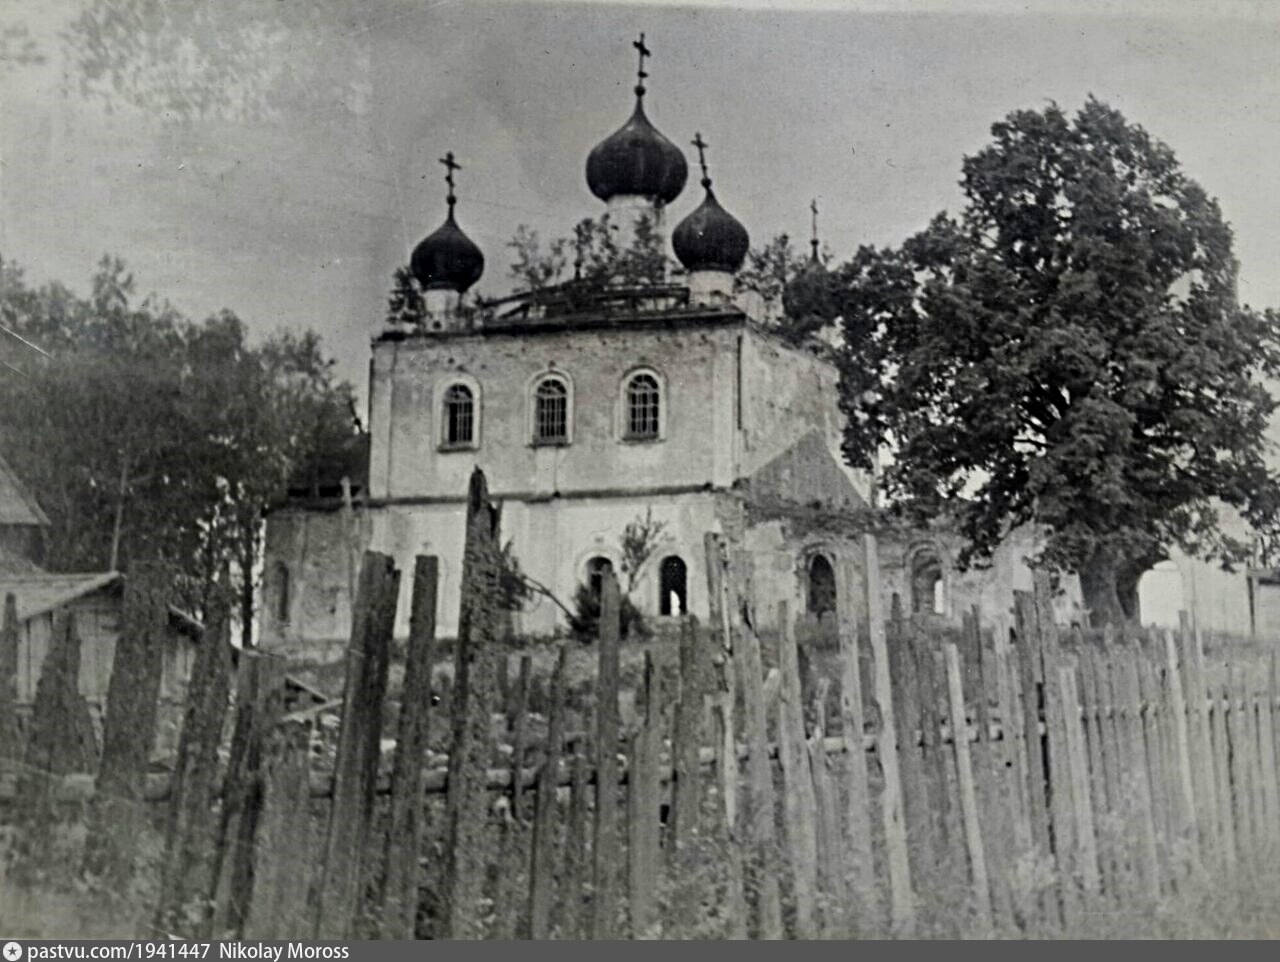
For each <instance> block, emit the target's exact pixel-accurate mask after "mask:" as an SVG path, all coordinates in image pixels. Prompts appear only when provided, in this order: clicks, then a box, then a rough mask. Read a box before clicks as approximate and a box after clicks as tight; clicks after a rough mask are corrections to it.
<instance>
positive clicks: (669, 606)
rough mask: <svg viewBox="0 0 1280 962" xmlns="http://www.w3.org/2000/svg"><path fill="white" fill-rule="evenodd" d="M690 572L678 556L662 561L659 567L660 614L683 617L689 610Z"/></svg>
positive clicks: (670, 556) (671, 556)
mask: <svg viewBox="0 0 1280 962" xmlns="http://www.w3.org/2000/svg"><path fill="white" fill-rule="evenodd" d="M688 602H689V595H688V570H687V569H686V568H685V564H684V560H683V559H681V558H680V557H679V556H678V555H669V556H668V557H666V558H663V559H662V564H661V565H660V566H659V567H658V614H660V615H683V614H684V613H685V612H687V611H688V610H689V603H688Z"/></svg>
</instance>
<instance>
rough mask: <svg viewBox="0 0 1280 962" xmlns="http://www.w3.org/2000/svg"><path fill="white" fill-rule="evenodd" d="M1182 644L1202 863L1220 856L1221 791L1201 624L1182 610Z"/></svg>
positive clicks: (1197, 826) (1205, 863) (1180, 643)
mask: <svg viewBox="0 0 1280 962" xmlns="http://www.w3.org/2000/svg"><path fill="white" fill-rule="evenodd" d="M1178 642H1179V646H1180V648H1181V664H1182V682H1183V688H1184V691H1185V700H1186V711H1187V733H1188V745H1189V752H1190V758H1191V784H1192V790H1193V792H1194V797H1195V812H1196V831H1197V836H1198V838H1199V848H1200V860H1201V864H1202V865H1205V866H1207V865H1208V864H1210V862H1211V860H1217V859H1220V858H1221V851H1220V844H1221V842H1220V840H1219V838H1218V812H1217V808H1218V805H1217V802H1218V794H1217V790H1216V786H1215V785H1214V782H1213V779H1214V775H1213V746H1212V740H1211V735H1210V721H1209V711H1208V696H1207V694H1206V691H1207V686H1206V684H1205V677H1204V646H1203V643H1202V642H1201V639H1200V630H1199V628H1195V629H1192V628H1191V625H1190V619H1189V618H1187V616H1186V613H1185V612H1182V613H1181V630H1180V632H1179V635H1178Z"/></svg>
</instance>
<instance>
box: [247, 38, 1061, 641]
mask: <svg viewBox="0 0 1280 962" xmlns="http://www.w3.org/2000/svg"><path fill="white" fill-rule="evenodd" d="M638 49H639V50H640V52H641V70H640V83H639V84H638V85H637V86H636V89H635V95H636V99H635V107H634V111H633V113H632V115H631V117H630V119H629V120H628V121H627V123H626V124H624V125H623V126H622V127H621V128H620V129H619V130H617V131H615V132H614V133H613V134H612V135H610V136H609V137H608V138H606V139H605V140H604V141H602V142H601V143H600V144H599V145H598V146H597V147H596V148H595V149H594V150H593V151H592V152H591V154H590V156H589V157H588V160H587V165H586V175H587V184H588V187H589V188H590V190H591V192H592V193H593V194H594V195H595V196H596V197H597V198H598V199H599V200H600V201H602V202H603V203H604V205H605V209H606V211H607V214H608V217H607V219H606V220H607V223H608V225H609V228H610V229H611V230H612V231H614V232H615V236H616V240H617V244H618V246H619V247H620V248H625V247H626V246H627V245H628V244H629V243H631V242H632V241H633V240H634V239H635V238H636V237H637V236H638V235H639V233H640V232H641V230H642V227H641V225H642V224H644V225H646V228H647V229H648V230H650V231H654V230H657V231H658V232H659V239H660V240H661V242H662V244H663V246H664V247H665V246H666V245H667V243H668V238H667V237H666V236H665V233H664V232H663V227H664V225H665V223H666V221H667V220H668V218H669V213H670V211H671V207H672V205H673V203H674V202H675V201H676V200H677V198H679V197H680V196H681V194H682V192H683V190H684V188H685V186H686V181H687V178H688V165H687V161H686V159H685V157H684V155H683V153H682V152H681V151H680V149H679V148H677V147H676V146H675V145H674V144H673V143H672V142H671V141H670V140H668V139H667V138H666V137H664V136H663V135H662V134H661V133H660V132H659V131H658V130H657V129H656V128H655V127H654V125H653V124H652V123H651V122H650V120H649V119H648V117H647V115H646V113H645V108H644V94H645V88H644V80H645V78H646V76H647V74H646V73H645V72H644V58H645V56H646V55H647V50H645V49H644V47H643V43H642V42H641V43H640V44H639V45H638ZM694 143H695V146H696V147H697V149H698V153H699V160H700V166H701V171H702V178H701V187H702V198H701V202H700V204H699V205H698V206H697V207H696V208H695V209H694V210H693V211H692V212H691V213H690V214H688V215H687V216H686V217H684V218H683V219H682V220H681V221H680V222H679V223H678V224H677V225H676V226H675V228H674V229H673V230H672V231H671V233H670V238H669V244H670V250H671V251H672V252H674V254H675V257H676V259H677V260H678V261H679V263H680V270H678V271H672V272H671V273H670V274H668V275H667V276H664V277H660V278H652V277H650V278H647V279H646V280H645V282H644V283H630V284H628V283H627V282H625V281H622V280H614V281H613V282H610V283H605V284H597V285H594V286H592V285H583V284H581V283H579V282H568V283H566V284H565V285H562V286H560V287H559V288H555V289H551V290H544V291H538V292H527V293H526V294H523V295H517V296H515V297H512V298H507V299H505V300H504V301H503V302H500V303H499V304H498V305H473V304H469V303H468V302H467V300H466V293H467V291H468V290H469V288H470V287H471V286H472V285H473V284H474V283H475V282H476V280H478V279H479V277H480V276H481V273H482V271H483V268H484V257H483V254H482V252H481V251H480V250H479V249H478V248H477V247H476V246H475V244H474V243H472V241H471V240H470V239H469V238H468V237H467V236H466V234H465V233H464V232H463V230H462V229H461V227H460V226H459V224H458V222H457V220H456V218H455V205H456V198H455V195H454V185H453V175H454V171H455V170H456V169H458V168H457V165H456V164H455V163H454V162H453V158H452V155H448V156H447V157H446V158H445V159H444V160H443V161H442V163H445V164H446V167H447V168H448V174H447V178H446V180H447V183H448V188H449V190H448V196H447V216H446V218H445V222H444V224H443V225H442V226H441V227H440V228H439V229H438V230H437V231H435V232H434V233H432V234H431V235H429V236H428V237H427V238H426V239H425V240H423V241H422V242H421V243H420V244H419V245H418V247H417V248H415V250H414V251H413V253H412V258H411V262H410V263H411V268H412V272H413V275H414V278H415V281H416V284H417V285H418V288H419V289H420V290H421V292H422V300H423V310H422V312H421V315H420V316H419V317H416V318H414V319H413V320H412V321H410V322H388V323H387V324H385V325H384V326H383V327H382V328H381V329H379V330H378V331H377V332H376V334H375V336H374V338H373V347H372V352H373V357H372V364H371V368H370V371H371V373H370V384H369V397H370V411H369V432H370V438H369V450H368V457H367V465H366V468H367V470H366V471H365V472H364V473H363V476H361V477H359V478H351V479H348V480H349V481H350V482H353V483H354V487H349V488H348V489H347V491H346V493H345V496H342V495H340V494H339V491H338V489H337V488H336V487H335V486H333V485H330V487H329V488H328V489H327V490H326V491H319V490H317V489H313V490H311V491H308V492H299V493H298V495H297V496H296V497H293V498H291V499H290V502H289V503H288V504H286V505H285V506H284V507H282V508H280V509H279V510H277V511H275V512H274V513H273V514H272V515H271V516H270V518H269V519H268V524H267V544H266V571H265V578H264V604H263V614H262V622H261V629H260V633H261V641H262V644H263V645H264V646H266V647H269V648H276V649H279V650H283V651H287V652H293V653H298V654H308V655H312V656H318V657H328V656H336V655H337V654H338V653H340V652H341V650H342V648H343V646H344V645H345V644H346V632H347V630H348V626H349V624H350V604H351V595H352V586H353V584H354V581H355V577H354V573H355V566H356V564H357V562H358V557H359V552H360V551H362V550H364V549H365V548H371V549H374V550H379V551H384V552H387V553H389V554H391V555H392V556H394V557H395V558H396V561H397V564H398V565H399V566H400V568H401V570H402V571H409V570H412V566H413V558H414V556H415V555H418V554H433V555H436V556H438V557H439V559H440V577H441V582H440V610H439V616H438V629H439V632H440V633H441V634H442V635H444V636H450V635H452V634H453V633H454V632H455V631H456V628H457V615H458V607H459V597H458V589H459V583H460V579H461V559H462V540H463V528H464V514H465V500H466V491H467V483H468V478H469V476H470V474H471V472H472V470H473V469H474V468H475V467H477V466H478V467H480V468H482V469H483V470H484V472H485V474H486V476H487V479H488V483H489V488H490V491H491V494H492V497H493V498H494V499H495V500H496V501H499V502H500V503H501V505H502V538H503V540H504V542H509V543H510V551H511V554H512V555H513V556H514V557H515V558H516V559H517V561H518V562H519V565H520V568H521V570H522V571H523V572H524V573H525V574H527V575H528V576H529V577H530V578H532V579H533V580H535V581H536V582H537V583H538V584H539V585H541V586H543V587H545V588H546V589H547V591H548V592H549V593H551V594H552V595H554V596H555V598H557V599H559V600H560V602H562V603H563V605H565V606H567V607H572V605H573V598H574V595H575V593H576V592H577V591H578V589H579V586H580V585H583V584H586V585H591V584H593V583H598V577H599V574H600V572H601V571H603V570H604V569H605V568H612V569H613V570H614V571H616V572H619V574H620V576H622V572H623V568H624V558H623V552H622V548H621V543H620V542H621V538H622V535H623V532H624V530H625V529H626V528H627V526H628V524H632V523H642V522H646V523H649V524H650V525H651V526H652V528H654V529H656V530H657V531H658V534H657V537H656V538H655V539H654V541H653V543H652V545H651V548H652V550H651V551H650V552H649V553H648V558H647V560H646V561H645V563H644V565H643V566H642V567H641V568H640V569H639V570H638V571H636V572H634V573H630V572H629V573H628V574H627V576H625V577H622V581H623V587H624V590H625V589H628V588H629V589H630V590H629V596H630V598H631V601H632V602H633V604H635V606H636V607H637V608H638V609H639V610H640V611H641V612H642V613H644V614H645V615H646V616H648V617H649V618H652V619H655V620H657V621H659V622H660V621H661V620H662V619H664V618H670V617H675V616H677V615H679V614H682V613H685V612H689V613H692V614H695V615H698V616H700V617H705V616H706V613H707V607H708V606H707V598H706V580H705V568H704V557H703V550H704V549H703V539H704V536H705V535H706V533H707V532H713V531H714V532H719V533H722V534H724V535H726V537H727V538H728V540H729V543H730V545H731V546H732V547H733V549H734V551H735V552H736V553H737V557H738V562H739V568H740V570H741V571H743V572H744V576H745V578H746V580H747V581H748V582H749V584H748V586H747V587H748V591H749V596H750V597H751V598H752V599H753V600H754V602H755V604H756V607H757V609H758V612H759V613H758V615H757V618H758V619H759V620H760V621H762V622H764V623H767V622H768V621H769V620H770V619H771V618H772V614H773V612H774V611H776V605H777V603H778V602H787V603H788V604H789V605H790V606H791V610H792V611H798V612H801V613H804V614H807V615H808V616H809V617H812V618H813V619H815V620H817V621H821V620H822V619H823V618H824V617H828V616H829V612H830V611H831V609H832V607H833V604H834V594H835V590H836V583H837V581H840V580H844V581H845V583H846V584H847V585H848V586H849V587H850V589H851V597H853V598H855V599H858V600H859V601H860V600H861V597H862V575H861V565H862V561H861V536H862V534H863V532H865V531H866V530H868V526H869V525H870V524H871V517H872V512H871V511H870V509H869V502H870V501H871V500H872V491H871V488H872V479H871V478H870V477H868V476H867V475H866V474H865V473H863V472H859V471H855V470H852V469H850V468H849V467H848V466H847V465H845V463H844V461H843V459H842V457H841V456H840V443H841V435H842V426H843V421H842V415H841V413H840V410H839V405H838V401H837V396H838V372H837V369H836V366H835V364H834V362H833V359H832V355H831V348H830V347H829V346H828V345H826V344H823V343H821V342H818V341H814V342H812V343H808V344H804V345H796V344H794V343H791V342H789V341H788V340H786V339H784V338H783V337H782V336H780V334H779V332H778V329H777V327H776V325H774V324H772V323H770V322H769V321H768V320H767V319H766V318H764V317H762V316H761V314H762V312H761V311H760V310H759V307H758V299H757V302H756V306H753V305H752V304H751V303H750V302H749V301H747V300H746V299H745V298H744V297H743V296H741V295H740V294H739V293H737V292H736V291H735V283H734V276H735V273H736V272H737V271H738V270H739V269H740V268H741V267H742V265H743V262H744V260H745V258H746V256H747V252H748V246H749V238H748V234H747V230H746V228H745V227H744V226H743V225H742V224H741V223H740V222H739V221H738V220H737V219H736V218H735V217H734V216H733V215H731V214H730V213H729V212H728V211H727V210H726V209H725V208H724V207H723V206H722V205H721V203H720V201H719V199H718V198H717V196H716V193H715V192H714V191H713V190H712V183H711V179H710V177H709V175H708V171H707V166H706V161H705V154H704V148H705V147H706V144H705V143H704V142H703V141H702V139H701V136H698V137H697V138H696V139H695V142H694ZM817 246H818V245H817V241H816V237H815V239H814V242H813V247H814V254H813V257H812V259H811V262H810V264H809V266H808V267H807V268H806V270H823V267H822V264H821V261H820V260H819V259H818V256H817ZM882 534H884V532H882ZM953 542H954V539H949V538H948V537H947V536H945V535H944V534H937V533H929V532H905V533H904V532H898V533H896V534H894V533H890V534H887V535H886V536H884V537H883V538H882V561H881V565H882V570H883V573H884V586H885V592H886V596H887V597H886V599H885V601H886V603H889V602H890V600H891V597H892V595H895V594H896V595H898V596H899V599H900V600H901V603H902V604H903V606H904V608H905V609H906V610H907V611H916V612H919V613H932V614H937V615H944V616H952V617H957V616H958V615H959V613H960V612H961V611H963V610H965V609H967V608H968V607H969V606H970V605H972V604H980V605H982V606H983V607H984V608H985V609H986V610H988V611H997V610H1007V609H1008V607H1009V604H1010V603H1011V600H1012V599H1011V595H1010V593H1009V592H1010V590H1011V588H1012V587H1019V588H1022V587H1026V588H1029V587H1030V572H1029V570H1028V569H1027V568H1026V566H1025V564H1024V563H1023V562H1024V560H1025V558H1026V557H1028V556H1029V555H1030V554H1031V553H1032V552H1033V550H1034V545H1033V544H1031V541H1030V539H1029V538H1024V537H1014V538H1011V539H1009V542H1008V544H1007V545H1006V546H1005V547H1003V548H1002V549H1001V551H1000V552H999V553H998V554H997V556H996V558H995V559H994V567H993V569H992V570H991V571H989V572H987V573H985V574H969V575H961V574H959V573H958V572H957V570H956V568H955V565H954V557H955V553H956V550H957V548H958V544H956V543H953ZM404 581H405V583H404V584H403V585H402V590H403V591H404V592H405V594H406V596H407V593H408V590H409V585H408V579H404ZM1076 597H1077V595H1075V594H1074V593H1072V592H1068V593H1067V595H1066V596H1064V604H1065V605H1066V606H1067V609H1068V610H1066V611H1064V613H1063V614H1064V617H1067V618H1070V617H1071V616H1072V612H1071V609H1072V606H1073V605H1074V604H1075V600H1076ZM408 608H409V606H408V603H407V597H406V598H404V599H402V603H401V605H400V608H399V610H400V618H401V623H400V624H399V625H398V626H397V633H398V634H404V633H406V632H407V628H408V626H407V621H406V620H405V619H407V611H408ZM565 624H566V619H565V615H564V612H563V610H562V609H561V607H559V606H558V605H557V604H555V603H554V602H553V601H551V600H550V599H548V598H547V597H545V596H544V595H535V596H534V597H533V598H531V599H530V600H529V602H528V603H527V604H525V605H524V607H523V609H522V610H520V611H519V612H518V613H517V614H516V615H515V627H516V630H517V631H519V632H522V633H527V634H539V635H547V634H552V633H555V632H557V631H562V630H564V628H565Z"/></svg>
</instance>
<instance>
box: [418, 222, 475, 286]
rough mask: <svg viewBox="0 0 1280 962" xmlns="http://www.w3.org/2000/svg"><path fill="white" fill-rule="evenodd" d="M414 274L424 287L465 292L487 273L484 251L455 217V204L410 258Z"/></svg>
mask: <svg viewBox="0 0 1280 962" xmlns="http://www.w3.org/2000/svg"><path fill="white" fill-rule="evenodd" d="M409 266H410V268H411V269H412V270H413V276H414V277H416V278H417V279H418V283H419V284H421V285H422V288H423V290H428V291H431V290H451V291H457V292H458V293H459V294H462V293H464V292H465V291H466V290H467V288H469V287H470V286H471V285H472V284H474V283H475V282H476V281H478V280H480V275H481V274H483V273H484V254H483V253H481V251H480V248H479V247H477V246H476V245H475V244H474V243H473V242H472V240H471V238H470V237H468V236H467V235H466V234H464V233H463V232H462V228H461V227H459V226H458V222H457V221H455V220H454V219H453V204H452V203H450V204H449V216H448V217H446V218H445V220H444V223H443V224H441V225H440V226H439V227H438V228H436V230H435V231H433V232H432V233H431V234H428V235H427V236H426V237H425V238H424V239H423V240H422V242H421V243H420V244H418V246H417V247H415V248H414V249H413V256H412V257H411V258H410V260H409Z"/></svg>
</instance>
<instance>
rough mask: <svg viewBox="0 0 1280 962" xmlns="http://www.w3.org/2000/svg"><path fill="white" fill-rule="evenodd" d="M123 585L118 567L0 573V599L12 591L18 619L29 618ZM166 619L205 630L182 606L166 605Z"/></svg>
mask: <svg viewBox="0 0 1280 962" xmlns="http://www.w3.org/2000/svg"><path fill="white" fill-rule="evenodd" d="M123 587H124V575H122V574H121V573H120V572H118V571H102V572H96V573H86V574H55V573H52V572H40V573H38V574H8V573H0V603H3V599H4V598H5V597H6V596H7V595H13V597H14V601H15V602H16V603H17V606H18V620H19V621H28V620H30V619H32V618H35V617H36V616H38V615H43V614H45V613H47V612H50V611H53V610H54V609H55V608H61V607H62V606H63V605H68V604H70V603H71V602H73V601H75V600H76V599H77V598H83V597H84V596H85V595H88V594H92V593H93V592H95V591H99V590H102V589H104V588H107V589H114V590H120V589H122V588H123ZM169 620H170V621H171V622H174V623H175V624H176V625H177V627H178V628H179V629H180V630H181V631H182V632H183V633H184V634H187V635H190V636H191V637H193V638H197V639H198V638H199V637H200V635H201V634H202V633H203V631H204V625H202V624H201V623H200V621H199V619H197V618H195V617H193V616H192V615H190V614H188V613H187V612H185V611H183V610H182V609H181V608H177V607H175V606H173V605H170V606H169Z"/></svg>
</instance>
